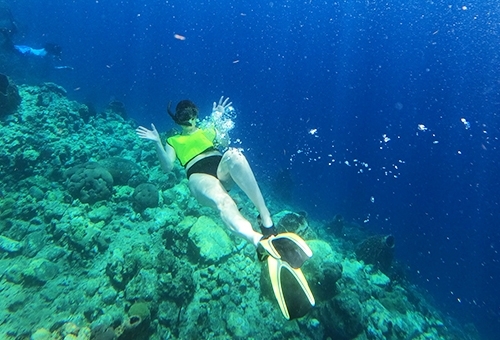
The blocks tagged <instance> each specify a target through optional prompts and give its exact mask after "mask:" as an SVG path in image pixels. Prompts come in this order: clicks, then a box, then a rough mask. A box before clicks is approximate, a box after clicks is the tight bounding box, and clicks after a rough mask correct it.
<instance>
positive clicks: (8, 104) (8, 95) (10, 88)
mask: <svg viewBox="0 0 500 340" xmlns="http://www.w3.org/2000/svg"><path fill="white" fill-rule="evenodd" d="M19 104H21V96H20V95H19V92H18V90H17V86H16V85H15V84H14V83H12V81H11V80H10V79H9V77H7V76H6V75H5V74H1V73H0V117H2V116H6V115H8V114H11V113H12V112H14V111H15V110H16V109H17V107H18V106H19Z"/></svg>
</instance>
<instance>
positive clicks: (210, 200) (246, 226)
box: [189, 173, 262, 246]
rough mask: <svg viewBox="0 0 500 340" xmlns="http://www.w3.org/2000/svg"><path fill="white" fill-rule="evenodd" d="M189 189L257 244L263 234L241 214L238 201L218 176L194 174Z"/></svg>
mask: <svg viewBox="0 0 500 340" xmlns="http://www.w3.org/2000/svg"><path fill="white" fill-rule="evenodd" d="M189 189H190V190H191V193H192V194H193V196H194V197H195V198H196V199H197V200H198V202H200V204H203V205H205V206H209V207H212V208H215V209H217V210H218V211H219V213H220V217H221V218H222V221H223V222H224V223H225V224H226V225H227V226H228V227H229V229H231V231H233V232H234V233H236V234H238V236H240V237H243V238H245V239H246V240H247V241H248V242H251V243H252V244H254V245H255V246H257V244H258V242H259V241H260V239H261V238H262V234H260V233H258V232H256V231H255V230H253V229H252V224H251V223H250V222H249V221H247V220H246V219H245V218H244V217H243V215H241V213H240V211H239V210H238V207H237V206H236V203H235V202H234V201H233V199H232V198H231V196H229V194H228V193H227V191H226V189H224V187H223V186H222V183H221V182H220V181H219V180H218V179H217V178H215V177H213V176H210V175H206V174H197V173H195V174H192V175H191V177H189Z"/></svg>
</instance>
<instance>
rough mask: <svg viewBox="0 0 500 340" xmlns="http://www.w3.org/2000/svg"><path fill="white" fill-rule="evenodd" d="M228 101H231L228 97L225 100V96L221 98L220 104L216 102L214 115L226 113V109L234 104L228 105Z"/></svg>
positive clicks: (213, 110) (213, 109)
mask: <svg viewBox="0 0 500 340" xmlns="http://www.w3.org/2000/svg"><path fill="white" fill-rule="evenodd" d="M228 101H229V97H227V98H226V99H224V96H222V97H220V99H219V104H217V103H216V102H214V106H213V108H212V113H214V112H219V113H224V111H226V109H227V108H228V107H230V106H231V104H233V102H229V103H228Z"/></svg>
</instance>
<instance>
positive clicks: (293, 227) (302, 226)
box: [277, 212, 308, 235]
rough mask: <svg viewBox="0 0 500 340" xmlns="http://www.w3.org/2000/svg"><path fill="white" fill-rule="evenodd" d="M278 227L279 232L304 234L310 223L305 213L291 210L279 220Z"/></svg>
mask: <svg viewBox="0 0 500 340" xmlns="http://www.w3.org/2000/svg"><path fill="white" fill-rule="evenodd" d="M277 228H278V231H279V232H290V233H295V234H298V235H303V234H304V233H305V230H306V229H307V228H308V224H307V220H306V217H305V216H304V215H302V214H297V213H293V212H290V213H288V214H286V215H285V216H283V217H282V218H281V219H280V220H279V222H278V224H277Z"/></svg>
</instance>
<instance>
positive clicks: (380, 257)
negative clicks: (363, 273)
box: [356, 235, 395, 271]
mask: <svg viewBox="0 0 500 340" xmlns="http://www.w3.org/2000/svg"><path fill="white" fill-rule="evenodd" d="M394 245H395V243H394V236H392V235H386V236H383V235H376V236H371V237H369V238H367V239H366V240H364V241H363V242H361V243H360V244H359V245H358V246H357V248H356V257H357V258H358V260H361V261H363V262H364V263H365V264H373V265H375V266H377V267H378V268H379V269H380V270H382V271H386V270H388V269H389V268H390V267H391V264H392V259H393V257H394Z"/></svg>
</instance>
